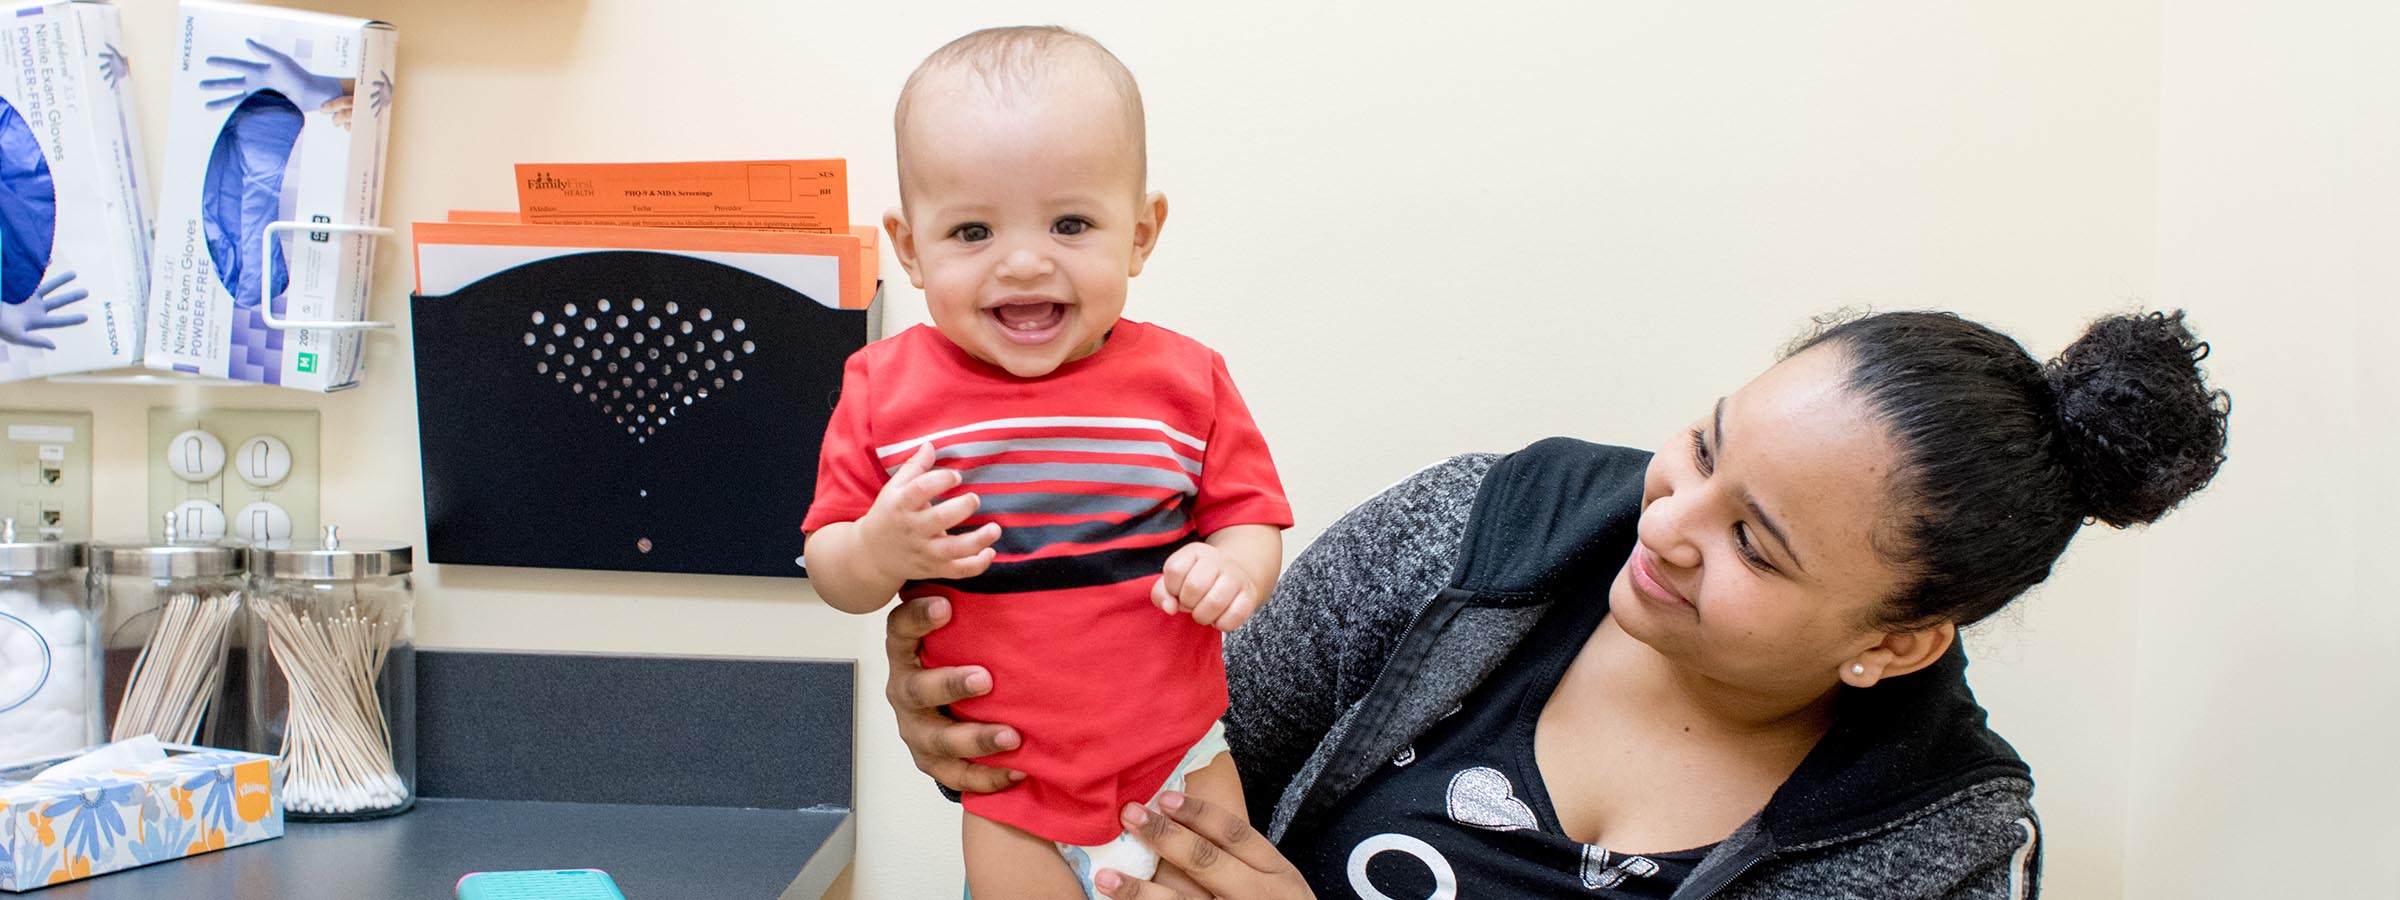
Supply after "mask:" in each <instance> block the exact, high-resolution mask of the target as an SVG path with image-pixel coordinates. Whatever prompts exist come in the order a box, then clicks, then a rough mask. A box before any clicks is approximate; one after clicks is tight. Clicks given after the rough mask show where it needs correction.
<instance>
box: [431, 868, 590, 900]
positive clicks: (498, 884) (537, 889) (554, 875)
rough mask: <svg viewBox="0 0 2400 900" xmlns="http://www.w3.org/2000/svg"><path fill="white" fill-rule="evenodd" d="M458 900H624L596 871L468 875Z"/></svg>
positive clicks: (459, 885)
mask: <svg viewBox="0 0 2400 900" xmlns="http://www.w3.org/2000/svg"><path fill="white" fill-rule="evenodd" d="M458 900H625V893H624V892H623V891H619V890H617V880H616V879H614V878H610V877H608V873H607V872H603V871H600V870H599V869H531V870H526V871H521V872H469V873H467V874H466V877H464V878H460V879H459V880H458Z"/></svg>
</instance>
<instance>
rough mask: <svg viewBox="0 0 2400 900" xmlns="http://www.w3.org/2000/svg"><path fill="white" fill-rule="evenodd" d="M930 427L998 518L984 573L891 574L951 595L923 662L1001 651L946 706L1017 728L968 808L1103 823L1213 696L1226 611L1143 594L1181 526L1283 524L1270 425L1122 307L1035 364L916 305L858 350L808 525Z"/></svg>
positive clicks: (925, 440)
mask: <svg viewBox="0 0 2400 900" xmlns="http://www.w3.org/2000/svg"><path fill="white" fill-rule="evenodd" d="M925 444H931V445H933V447H934V450H935V453H936V463H935V464H936V465H938V466H941V467H943V468H948V469H954V470H957V471H958V472H960V474H961V475H962V476H963V478H964V483H963V484H961V485H960V486H959V488H958V489H957V490H955V491H952V492H951V493H950V494H948V495H945V497H944V499H947V497H948V496H955V495H956V494H959V493H968V492H972V493H974V494H976V495H978V497H979V498H980V500H981V506H980V508H979V509H978V510H977V511H976V514H975V515H974V516H973V517H971V518H969V519H968V520H967V521H966V522H964V523H962V524H961V526H960V527H961V528H962V529H971V528H975V527H980V526H981V525H983V524H984V523H986V522H997V523H999V524H1000V528H1001V536H1000V541H999V543H998V544H996V545H995V547H994V549H995V552H996V556H995V559H994V560H993V564H992V566H991V568H990V569H989V570H988V571H986V572H985V573H984V574H983V575H980V576H977V577H975V578H969V579H962V580H957V581H936V582H914V583H911V584H909V585H908V586H907V587H905V588H903V595H904V596H909V597H916V596H925V595H941V596H945V597H948V598H950V599H951V602H952V609H953V610H954V613H953V617H952V621H951V624H950V625H949V626H947V627H945V628H943V629H941V630H940V631H937V632H935V633H934V634H933V635H931V636H929V637H928V638H927V640H926V642H925V650H924V654H923V655H924V659H925V662H926V664H927V665H932V666H943V665H962V664H973V665H981V666H984V667H986V668H988V669H990V670H991V671H992V673H993V684H994V686H993V689H992V692H991V693H990V694H987V695H985V696H982V697H978V698H975V699H973V700H969V701H967V702H964V703H960V704H957V705H955V706H954V707H953V711H954V712H956V713H958V714H959V715H960V716H962V717H966V718H974V719H980V720H986V721H996V722H1006V723H1008V724H1011V725H1014V726H1016V727H1017V730H1018V731H1019V732H1020V733H1021V734H1023V735H1024V738H1025V742H1024V746H1023V747H1021V748H1019V749H1018V750H1016V751H1012V752H1010V753H1004V754H999V755H997V756H994V757H990V758H988V759H987V760H985V761H986V762H990V763H991V764H993V765H1001V766H1007V767H1010V768H1014V769H1018V770H1021V771H1023V772H1025V773H1026V774H1027V776H1028V777H1027V779H1026V780H1025V781H1024V782H1022V783H1020V784H1018V785H1017V786H1016V787H1012V788H1010V789H1008V790H1005V791H1001V792H999V793H995V794H984V795H971V796H970V797H969V798H968V800H967V808H968V809H969V810H970V811H972V812H974V813H976V814H977V815H981V816H984V817H986V818H990V819H993V820H996V821H1001V822H1006V823H1008V824H1011V825H1015V826H1017V827H1019V828H1023V829H1025V830H1027V831H1031V832H1033V833H1035V834H1038V835H1041V836H1042V837H1045V838H1048V839H1050V840H1056V841H1064V842H1067V843H1073V844H1099V843H1103V842H1105V841H1107V840H1110V839H1112V838H1114V837H1115V836H1116V834H1117V832H1118V830H1119V828H1118V825H1117V819H1116V815H1117V814H1116V811H1117V809H1119V808H1120V807H1122V805H1123V804H1125V803H1128V802H1134V803H1138V802H1144V801H1147V800H1148V799H1149V798H1150V795H1151V794H1153V793H1155V792H1156V791H1157V790H1158V787H1159V785H1160V784H1162V783H1163V782H1164V781H1165V780H1166V777H1167V774H1168V770H1169V769H1171V768H1172V767H1173V765H1174V764H1175V762H1176V761H1178V760H1179V759H1181V757H1182V755H1183V753H1184V751H1185V750H1186V749H1188V748H1189V747H1190V746H1191V745H1192V744H1193V743H1194V742H1196V741H1198V740H1199V739H1200V737H1201V735H1203V734H1205V733H1206V732H1207V731H1208V728H1209V725H1210V724H1212V723H1213V722H1215V720H1216V719H1217V718H1218V717H1219V716H1221V715H1223V714H1224V711H1225V676H1224V663H1223V658H1222V656H1221V655H1220V654H1221V650H1220V645H1219V640H1218V634H1217V632H1216V631H1215V629H1212V628H1208V627H1206V626H1202V625H1198V624H1195V623H1193V622H1192V621H1191V620H1190V619H1189V618H1188V617H1184V616H1180V615H1179V616H1172V617H1170V616H1167V615H1164V614H1162V613H1160V612H1159V611H1158V610H1157V609H1156V608H1154V607H1151V606H1150V605H1149V602H1148V600H1149V593H1150V586H1151V583H1152V582H1153V581H1154V580H1155V579H1156V578H1157V577H1158V573H1159V567H1160V566H1162V565H1163V564H1164V563H1165V561H1166V558H1167V556H1169V555H1170V554H1172V553H1173V552H1174V551H1175V549H1176V548H1178V547H1181V546H1183V545H1184V544H1186V543H1189V542H1191V541H1194V540H1198V539H1200V538H1202V537H1205V536H1206V535H1208V534H1211V533H1214V532H1216V531H1218V530H1220V529H1223V528H1225V527H1228V526H1232V525H1244V524H1264V525H1274V526H1278V527H1288V526H1290V525H1291V524H1292V514H1291V506H1290V504H1288V503H1287V502H1286V501H1285V499H1284V496H1283V486H1282V483H1281V481H1280V479H1278V478H1277V477H1276V474H1275V467H1274V462H1273V460H1272V459H1271V458H1270V457H1269V455H1268V453H1267V446H1266V442H1265V440H1264V438H1262V437H1261V436H1260V435H1259V432H1258V426H1257V424H1256V423H1254V422H1253V421H1251V418H1250V411H1249V408H1248V407H1247V406H1246V405H1245V404H1244V403H1243V402H1242V398H1241V394H1240V393H1239V392H1238V391H1236V390H1235V388H1234V385H1233V379H1232V377H1231V376H1230V375H1228V374H1227V373H1226V370H1225V361H1224V359H1223V357H1221V356H1219V355H1218V354H1217V353H1216V352H1215V351H1213V350H1210V349H1208V348H1207V347H1205V346H1203V345H1201V344H1200V343H1199V342H1197V341H1194V340H1192V339H1190V338H1187V337H1184V336H1183V335H1180V334H1176V333H1174V332H1172V331H1168V330H1166V329H1164V328H1160V327H1157V326H1155V325H1148V324H1144V323H1140V322H1133V321H1120V322H1118V323H1117V326H1116V328H1115V329H1114V330H1113V331H1112V332H1110V335H1109V338H1108V341H1107V343H1105V344H1103V345H1102V346H1101V348H1100V350H1099V352H1097V353H1094V354H1092V355H1091V356H1088V357H1085V358H1083V359H1079V360H1075V361H1073V362H1069V363H1066V364H1065V365H1062V366H1060V367H1059V368H1058V369H1057V370H1056V371H1054V372H1052V373H1051V374H1049V375H1047V376H1044V377H1042V378H1038V379H1030V380H1029V379H1022V378H1017V377H1015V376H1013V375H1010V374H1008V373H1007V372H1006V371H1004V370H1001V369H999V368H996V367H993V366H990V365H987V364H985V363H982V362H979V361H977V360H975V359H973V358H972V357H969V356H967V355H966V354H965V353H964V352H962V351H960V350H959V349H958V348H957V346H956V345H953V344H951V343H950V341H949V340H948V339H946V338H943V337H942V336H941V333H940V332H939V331H936V330H934V329H933V328H930V327H927V326H922V325H920V326H916V327H914V328H910V329H909V330H907V331H904V332H902V333H900V334H898V335H895V336H893V337H891V338H887V339H885V340H882V341H878V342H876V343H874V344H871V345H868V346H867V347H866V348H864V349H862V350H860V351H858V352H857V353H856V354H853V355H852V356H851V357H850V360H849V363H848V365H847V367H846V368H845V369H844V372H843V378H842V394H841V399H840V401H839V402H838V403H837V404H836V406H835V409H834V414H833V420H832V422H831V423H830V424H829V425H828V426H827V427H826V430H825V447H824V452H823V454H822V455H821V456H820V462H819V465H818V470H817V494H816V501H815V503H814V505H812V506H811V507H810V508H809V512H808V518H807V521H806V522H805V524H804V525H803V526H802V527H803V529H804V530H807V531H812V532H813V531H815V530H816V529H818V528H821V527H824V526H825V525H828V524H831V523H834V522H845V521H855V520H856V519H857V518H858V517H859V516H862V515H865V514H866V511H867V509H868V508H869V507H870V506H871V505H872V504H873V503H874V500H875V495H876V494H877V493H878V492H880V491H881V490H882V488H883V485H884V482H885V481H886V480H888V478H889V476H890V473H891V472H892V471H893V470H895V469H897V468H899V466H900V465H901V464H902V463H904V462H906V461H907V460H908V458H909V456H910V455H911V454H914V453H915V452H916V451H917V448H919V447H921V446H923V445H925Z"/></svg>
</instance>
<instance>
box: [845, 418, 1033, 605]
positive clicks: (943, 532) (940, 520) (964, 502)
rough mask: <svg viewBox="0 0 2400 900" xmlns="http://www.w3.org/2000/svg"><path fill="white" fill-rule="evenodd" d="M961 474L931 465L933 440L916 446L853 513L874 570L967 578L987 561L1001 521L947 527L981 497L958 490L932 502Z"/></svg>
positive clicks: (900, 576)
mask: <svg viewBox="0 0 2400 900" xmlns="http://www.w3.org/2000/svg"><path fill="white" fill-rule="evenodd" d="M959 479H960V476H959V474H958V473H957V472H953V471H951V470H949V469H936V468H934V467H933V445H932V444H926V445H925V446H922V447H918V448H917V452H916V453H915V454H914V455H911V456H910V457H909V458H908V462H905V463H901V464H900V469H899V471H896V472H893V473H892V479H891V480H890V481H887V482H884V485H883V490H882V491H881V492H879V493H877V494H876V495H875V505H874V506H871V507H869V508H868V509H867V514H866V515H863V516H860V517H859V518H858V530H859V537H860V538H861V540H862V543H863V544H864V545H865V547H866V549H867V553H868V554H869V556H870V557H872V560H873V565H874V566H875V568H876V570H877V571H880V572H882V573H884V574H885V575H887V576H890V577H891V578H893V579H896V580H901V581H919V580H924V579H929V578H970V577H973V576H976V575H980V574H983V570H984V569H987V568H990V567H991V565H992V556H993V555H994V551H993V550H992V542H994V541H997V540H999V539H1000V525H999V523H997V522H986V523H984V525H983V527H981V528H977V529H975V530H974V531H970V532H967V533H965V534H951V533H950V529H952V528H956V527H958V523H960V522H964V521H966V520H967V517H968V516H972V515H974V514H975V510H976V509H977V508H978V507H979V506H981V505H982V501H981V500H980V499H978V498H977V497H976V496H975V495H974V494H960V495H958V496H956V497H952V498H950V499H948V500H944V501H942V502H941V503H940V504H938V505H936V504H934V503H933V498H935V497H939V496H941V495H942V492H943V491H947V490H950V489H951V488H954V487H957V486H958V485H959Z"/></svg>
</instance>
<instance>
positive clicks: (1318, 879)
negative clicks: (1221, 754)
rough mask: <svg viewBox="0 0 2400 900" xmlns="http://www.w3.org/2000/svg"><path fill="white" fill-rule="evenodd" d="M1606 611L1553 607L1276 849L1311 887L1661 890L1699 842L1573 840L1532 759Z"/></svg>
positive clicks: (1454, 893) (1433, 899) (1551, 893)
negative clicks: (1481, 676)
mask: <svg viewBox="0 0 2400 900" xmlns="http://www.w3.org/2000/svg"><path fill="white" fill-rule="evenodd" d="M1607 611H1608V605H1607V604H1606V603H1605V602H1592V603H1575V602H1562V603H1560V604H1558V605H1557V606H1556V607H1554V608H1552V609H1551V610H1550V611H1549V612H1548V613H1547V614H1545V615H1544V616H1543V617H1542V620H1541V622H1540V623H1539V624H1537V625H1535V626H1534V630H1533V633H1532V634H1530V635H1528V636H1527V637H1526V638H1525V640H1524V641H1523V642H1522V643H1520V644H1518V645H1517V647H1516V649H1515V650H1514V651H1513V652H1512V653H1511V654H1510V655H1509V657H1508V659H1507V660H1506V661H1504V662H1502V663H1501V665H1500V668H1499V669H1498V670H1497V671H1495V672H1494V673H1493V674H1492V677H1491V678H1489V679H1486V680H1485V681H1484V683H1483V685H1482V686H1481V687H1478V688H1477V689H1476V690H1475V692H1474V693H1472V694H1469V695H1468V696H1467V699H1466V700H1465V702H1464V703H1462V704H1461V705H1460V707H1459V708H1458V709H1457V710H1455V711H1453V712H1452V713H1451V714H1450V715H1449V716H1447V717H1445V718H1443V719H1442V720H1441V721H1440V722H1438V723H1435V725H1434V726H1433V728H1432V729H1430V730H1428V731H1427V732H1426V733H1425V735H1424V736H1423V737H1420V738H1418V739H1417V742H1416V744H1415V745H1414V746H1412V747H1410V748H1409V749H1406V750H1403V751H1401V753H1400V754H1399V756H1397V757H1395V758H1394V759H1393V760H1392V761H1391V763H1390V764H1388V765H1385V766H1384V767H1382V768H1380V769H1378V770H1376V771H1375V773H1374V774H1372V775H1369V776H1367V779H1366V780H1365V781H1364V782H1361V783H1360V784H1359V786H1358V789H1357V790H1355V791H1353V792H1352V793H1351V794H1350V796H1349V798H1348V799H1347V801H1346V803H1347V805H1348V810H1347V811H1346V812H1345V813H1344V814H1343V815H1341V816H1339V817H1336V820H1335V822H1334V823H1333V824H1332V825H1331V826H1330V827H1329V828H1328V829H1327V830H1326V831H1323V832H1320V833H1316V834H1295V835H1291V836H1289V837H1287V839H1286V840H1285V842H1284V845H1283V847H1282V849H1283V851H1284V853H1285V855H1287V856H1289V857H1290V858H1291V860H1292V862H1293V864H1294V865H1296V866H1298V867H1299V868H1300V870H1301V871H1302V872H1305V873H1308V875H1309V879H1308V880H1309V883H1310V884H1313V885H1316V886H1317V888H1318V894H1319V896H1324V897H1348V896H1352V895H1355V896H1357V897H1358V898H1359V900H1419V898H1425V900H1454V898H1458V897H1462V896H1466V897H1587V898H1588V897H1606V898H1665V897H1667V896H1668V895H1670V894H1673V893H1674V892H1675V887H1676V886H1677V885H1679V884H1682V883H1683V880H1684V879H1685V878H1686V877H1687V876H1689V875H1690V874H1691V871H1692V867H1693V866H1696V865H1698V864H1699V862H1700V859H1701V857H1703V856H1706V855H1707V854H1708V850H1709V849H1710V848H1708V847H1699V848H1695V849H1691V850H1682V851H1677V852H1673V853H1646V854H1638V855H1637V854H1622V853H1613V852H1610V851H1609V850H1607V849H1604V848H1601V847H1595V846H1592V845H1589V844H1584V843H1580V842H1577V841H1576V840H1575V839H1574V838H1570V837H1568V836H1567V835H1566V829H1565V828H1563V827H1561V826H1560V825H1559V823H1558V813H1557V811H1556V810H1555V809H1553V808H1552V807H1551V805H1550V794H1549V791H1548V790H1547V789H1546V788H1545V787H1544V785H1543V783H1542V774H1541V770H1540V768H1539V766H1537V765H1536V763H1535V759H1534V747H1533V736H1534V725H1535V723H1536V722H1537V720H1538V719H1539V718H1540V717H1541V713H1542V704H1543V703H1545V702H1547V701H1548V700H1549V698H1550V694H1551V692H1552V691H1554V690H1556V689H1557V687H1558V682H1559V679H1560V678H1561V677H1563V676H1564V675H1565V674H1566V671H1567V665H1568V664H1569V663H1571V662H1573V661H1574V659H1575V654H1576V653H1577V652H1578V651H1580V650H1581V649H1582V648H1583V644H1584V642H1585V641H1586V640H1588V639H1589V638H1590V637H1591V636H1592V633H1593V631H1594V630H1596V629H1598V628H1599V626H1600V619H1601V618H1602V617H1603V616H1604V615H1606V614H1607ZM1340 886H1347V887H1348V888H1349V890H1350V893H1343V892H1342V891H1341V889H1340Z"/></svg>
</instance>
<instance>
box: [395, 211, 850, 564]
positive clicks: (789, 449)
mask: <svg viewBox="0 0 2400 900" xmlns="http://www.w3.org/2000/svg"><path fill="white" fill-rule="evenodd" d="M876 305H877V306H879V305H880V300H878V302H877V304H876ZM409 307H410V317H411V322H412V327H413V329H414V333H413V340H412V342H411V343H413V344H414V346H415V350H416V381H417V416H418V435H419V445H420V449H421V451H422V457H423V464H424V466H423V467H424V477H425V526H426V538H427V544H428V546H427V559H428V560H429V561H431V562H436V563H465V564H473V565H494V566H532V567H542V568H569V569H615V570H625V571H644V572H692V573H712V574H727V575H773V576H803V575H806V574H807V573H806V571H805V570H804V569H803V567H802V560H801V556H800V554H801V545H802V536H801V533H800V523H801V520H802V518H803V517H804V516H805V515H806V514H807V512H808V505H809V502H810V500H811V499H812V498H813V497H814V495H815V486H816V466H817V451H818V447H819V445H820V444H821V443H822V442H823V440H824V433H825V424H826V421H827V420H828V419H829V418H830V417H831V416H832V412H833V404H834V400H835V396H836V394H837V393H838V392H839V390H840V388H841V377H842V364H843V361H844V360H846V359H847V358H848V357H849V355H850V354H851V353H852V352H853V351H856V350H857V349H858V348H860V347H862V346H865V345H866V344H867V342H868V341H870V340H872V339H873V337H874V330H875V327H876V324H875V323H876V322H877V316H876V312H877V310H876V309H875V308H874V307H872V306H871V307H870V308H868V309H863V310H856V309H849V310H846V309H834V308H831V307H828V306H826V305H824V304H821V303H818V302H817V301H816V300H814V299H812V298H810V297H808V296H806V295H803V294H802V293H800V292H798V291H795V290H793V289H791V288H790V287H787V286H784V285H782V284H779V283H777V282H775V281H771V280H769V279H767V278H764V277H761V276H759V275H757V274H754V273H751V272H748V271H744V270H742V269H739V268H735V267H732V266H728V265H724V264H721V263H718V262H713V261H710V260H706V259H700V258H697V257H692V256H683V255H679V254H675V253H665V252H653V251H634V250H605V251H593V252H584V253H574V254H571V255H565V256H558V257H553V258H549V259H544V260H540V261H537V262H532V263H527V264H525V265H521V266H517V267H515V268H512V269H507V270H504V271H501V272H498V273H495V274H493V275H491V276H489V277H486V278H483V279H482V280H479V281H476V282H474V283H472V284H469V285H468V286H466V287H464V288H461V289H459V290H457V291H455V292H453V293H450V294H447V295H442V296H423V295H413V296H411V297H410V303H409Z"/></svg>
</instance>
